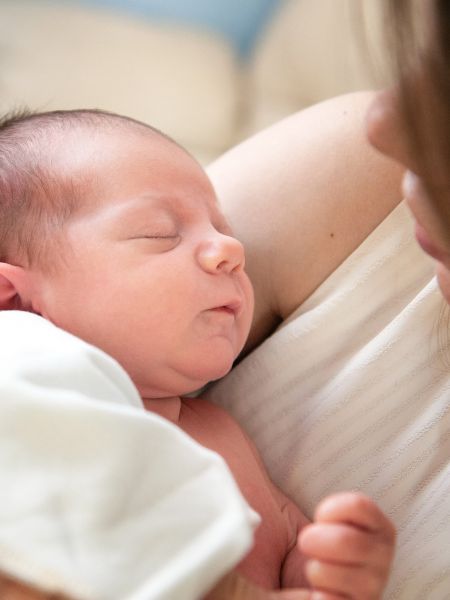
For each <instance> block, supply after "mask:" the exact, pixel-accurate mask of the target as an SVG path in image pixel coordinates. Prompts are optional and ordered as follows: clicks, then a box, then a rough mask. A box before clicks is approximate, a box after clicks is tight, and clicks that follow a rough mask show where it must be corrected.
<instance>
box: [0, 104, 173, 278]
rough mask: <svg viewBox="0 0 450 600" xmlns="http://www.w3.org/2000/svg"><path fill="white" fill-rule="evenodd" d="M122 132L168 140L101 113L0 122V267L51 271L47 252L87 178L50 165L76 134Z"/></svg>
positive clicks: (20, 116) (13, 117)
mask: <svg viewBox="0 0 450 600" xmlns="http://www.w3.org/2000/svg"><path fill="white" fill-rule="evenodd" d="M81 128H82V129H84V130H86V129H88V130H91V131H95V130H98V128H102V129H103V130H107V129H110V130H117V129H118V128H127V129H131V130H134V131H140V132H141V133H142V132H145V133H147V134H148V133H149V132H150V133H152V134H154V135H159V136H162V137H163V138H165V139H168V140H169V141H170V142H172V143H175V142H174V141H173V140H172V139H171V138H169V137H168V136H166V135H165V134H163V133H161V132H160V131H158V130H157V129H155V128H153V127H151V126H150V125H146V124H144V123H141V122H139V121H135V120H134V119H131V118H128V117H124V116H120V115H116V114H114V113H109V112H106V111H100V110H67V111H64V110H61V111H51V112H45V113H32V112H29V111H21V112H16V113H13V114H8V115H6V116H4V117H3V118H0V262H8V263H11V264H20V265H22V266H23V263H24V262H25V263H26V264H28V265H34V264H37V263H39V265H40V266H41V267H42V268H51V266H52V263H53V262H54V261H55V253H54V252H53V256H52V260H50V252H49V251H50V250H54V249H55V244H56V243H57V242H58V241H59V239H60V237H61V236H60V235H59V234H60V233H61V231H62V229H63V226H64V224H66V223H67V221H68V220H69V219H70V217H71V216H72V215H73V214H74V212H75V211H76V210H77V208H80V205H81V204H82V197H83V194H85V193H86V191H87V190H88V189H89V174H87V173H83V174H81V175H75V174H74V173H72V172H71V170H70V166H69V168H68V169H65V170H64V171H63V170H62V168H61V167H57V166H55V162H54V158H55V154H57V152H58V148H62V147H63V146H65V145H66V144H68V143H69V141H68V140H69V139H70V136H69V133H70V132H73V131H75V130H76V129H81Z"/></svg>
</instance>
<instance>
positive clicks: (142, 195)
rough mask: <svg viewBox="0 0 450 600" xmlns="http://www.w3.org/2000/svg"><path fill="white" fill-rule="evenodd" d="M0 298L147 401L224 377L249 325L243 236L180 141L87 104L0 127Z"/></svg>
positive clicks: (1, 302) (250, 304)
mask: <svg viewBox="0 0 450 600" xmlns="http://www.w3.org/2000/svg"><path fill="white" fill-rule="evenodd" d="M0 223H1V225H0V254H1V256H0V260H1V262H0V306H2V307H3V308H19V309H22V310H30V311H33V312H36V313H38V314H41V315H42V316H43V317H45V318H47V319H49V320H50V321H52V322H53V323H55V324H56V325H58V326H60V327H62V328H63V329H66V330H67V331H69V332H72V333H74V334H75V335H78V336H79V337H81V338H82V339H85V340H86V341H88V342H91V343H93V344H94V345H96V346H98V347H100V348H102V349H103V350H105V351H106V352H108V353H109V354H111V355H112V356H113V357H115V358H116V359H117V360H118V361H119V362H120V363H121V364H122V366H123V367H124V368H125V369H126V370H127V371H128V373H129V374H130V376H131V378H132V379H133V380H134V382H135V384H136V385H137V387H138V389H139V391H140V392H141V395H143V396H144V397H152V398H157V397H165V396H171V395H178V394H182V393H186V392H188V391H191V390H193V389H195V388H197V387H199V386H201V385H203V384H204V383H206V382H207V381H210V380H213V379H216V378H218V377H220V376H222V375H224V374H225V373H226V372H227V371H228V370H229V369H230V367H231V365H232V362H233V360H234V358H235V357H236V355H237V354H238V352H239V351H240V349H241V348H242V346H243V344H244V342H245V339H246V337H247V334H248V330H249V327H250V321H251V316H252V309H253V296H252V290H251V285H250V282H249V280H248V278H247V276H246V274H245V272H244V251H243V248H242V245H241V244H240V243H239V242H238V241H237V240H236V239H235V238H233V237H232V236H231V235H230V231H229V228H228V225H227V223H226V221H225V219H224V217H223V216H222V214H221V212H220V210H219V208H218V205H217V201H216V198H215V195H214V191H213V188H212V186H211V184H210V182H209V180H208V178H207V177H206V175H205V173H204V171H203V169H202V168H201V167H200V166H199V165H198V163H197V162H196V161H195V160H194V159H193V158H192V157H191V156H190V155H189V154H188V153H187V152H186V151H184V150H183V149H182V148H180V146H178V145H177V144H176V143H175V142H173V141H172V140H170V139H169V138H168V137H166V136H164V135H163V134H161V133H160V132H158V131H156V130H154V129H152V128H150V127H148V126H147V125H144V124H142V123H139V122H136V121H133V120H132V119H127V118H125V117H120V116H117V115H113V114H110V113H102V112H98V111H58V112H55V113H46V114H37V115H33V116H27V117H18V118H15V119H14V118H13V119H12V120H10V121H7V122H6V123H5V124H4V125H3V127H0Z"/></svg>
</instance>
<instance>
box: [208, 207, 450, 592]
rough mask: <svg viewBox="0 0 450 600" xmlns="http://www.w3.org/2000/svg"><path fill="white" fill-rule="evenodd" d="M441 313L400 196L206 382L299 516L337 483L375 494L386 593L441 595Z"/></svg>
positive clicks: (447, 433) (445, 413) (444, 358)
mask: <svg viewBox="0 0 450 600" xmlns="http://www.w3.org/2000/svg"><path fill="white" fill-rule="evenodd" d="M299 276H301V274H299ZM447 315H448V311H447V310H446V305H445V303H444V301H443V300H442V297H441V295H440V292H439V289H438V287H437V284H436V281H435V278H434V267H433V263H432V261H431V260H430V259H429V258H428V257H427V256H426V255H424V254H423V252H422V251H421V250H420V249H419V248H418V246H417V244H416V242H415V240H414V237H413V234H412V222H411V219H410V217H409V214H408V212H407V210H406V208H405V207H404V206H403V205H400V206H398V207H397V208H396V209H395V210H394V211H393V212H392V213H391V214H390V215H389V217H388V218H387V219H385V221H384V222H383V223H382V224H381V225H380V226H379V227H378V228H377V229H376V230H375V231H374V232H373V233H372V234H371V235H370V236H369V237H368V238H367V239H366V240H365V242H364V243H363V244H362V245H361V246H360V247H359V248H358V249H357V250H356V251H355V252H354V253H353V254H352V255H351V256H350V257H349V258H348V259H347V260H346V261H345V262H344V263H343V264H342V265H341V266H340V267H339V268H338V269H337V270H336V271H335V272H334V273H333V274H332V275H331V276H330V277H329V278H328V279H327V280H326V281H325V282H324V283H323V284H322V285H321V287H320V288H318V289H317V290H316V291H315V293H314V294H313V295H312V296H311V297H310V298H309V299H308V300H307V301H306V302H305V303H304V304H303V305H302V306H301V307H300V308H299V309H298V310H297V311H296V312H295V313H294V314H293V315H292V316H291V317H290V318H289V319H288V320H287V321H286V322H285V323H283V325H282V326H281V327H280V328H279V329H278V330H277V331H276V332H275V333H274V334H273V335H272V336H271V337H270V338H268V339H267V340H266V341H265V342H264V343H263V344H262V345H261V346H259V347H258V348H257V349H256V350H254V351H253V352H252V353H251V354H250V355H249V356H248V357H246V358H245V359H244V360H243V361H242V362H241V363H240V364H239V365H238V366H237V367H235V369H234V370H233V371H232V372H231V373H230V374H229V375H228V376H227V377H226V378H225V379H224V380H222V381H221V382H220V383H219V384H217V385H216V386H214V387H213V388H212V389H211V390H210V391H209V392H208V397H209V398H211V399H212V400H213V401H215V402H217V403H219V404H221V405H222V406H224V407H225V408H226V409H228V410H229V411H230V412H231V413H232V414H233V415H234V416H235V417H236V418H237V419H238V421H240V422H241V424H242V425H243V426H244V428H245V429H246V430H247V431H248V432H249V434H250V435H251V437H252V438H253V439H254V441H255V442H256V445H257V446H258V448H259V450H260V452H261V454H262V456H263V459H264V461H265V462H266V465H267V467H268V469H269V472H270V474H271V476H272V478H273V479H274V481H275V482H276V483H277V484H278V485H279V486H280V487H281V488H282V489H283V490H284V491H285V492H286V493H287V494H288V495H290V496H291V497H292V498H293V499H294V500H295V501H296V502H297V503H298V504H299V505H300V507H301V508H302V509H303V510H304V511H305V512H306V513H307V514H308V515H309V516H311V515H312V513H313V510H314V507H315V505H316V504H317V503H318V501H319V500H320V499H321V498H323V497H324V496H325V495H327V494H329V493H331V492H335V491H340V490H354V489H357V490H361V491H363V492H365V493H367V494H369V495H370V496H372V497H373V498H375V499H376V500H377V501H378V503H379V504H380V506H381V507H382V508H383V510H384V511H385V512H386V513H387V514H388V515H389V516H390V517H391V518H392V519H393V521H394V523H395V524H396V527H397V530H398V532H399V539H398V551H397V557H396V561H395V564H394V570H393V574H392V576H391V580H390V584H389V586H388V589H387V592H386V595H385V598H388V599H389V600H394V599H395V600H398V599H401V600H423V599H424V598H426V599H427V600H444V599H448V598H450V464H449V463H450V460H449V459H450V349H449V348H448V338H447V336H448V337H449V338H450V325H449V319H448V316H447ZM445 345H447V350H443V346H445Z"/></svg>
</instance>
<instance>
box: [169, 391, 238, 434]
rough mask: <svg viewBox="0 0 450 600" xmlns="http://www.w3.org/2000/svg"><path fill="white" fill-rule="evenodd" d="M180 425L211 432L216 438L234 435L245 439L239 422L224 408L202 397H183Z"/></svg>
mask: <svg viewBox="0 0 450 600" xmlns="http://www.w3.org/2000/svg"><path fill="white" fill-rule="evenodd" d="M180 425H181V427H182V428H183V429H184V428H189V427H192V426H193V427H195V428H197V429H198V430H199V431H205V430H207V431H208V433H211V432H213V433H214V434H215V435H217V437H218V438H222V437H224V436H225V437H230V436H232V437H235V436H238V437H240V438H242V439H245V440H246V439H247V436H246V434H245V433H244V430H243V429H242V427H241V426H240V425H239V423H238V422H237V421H236V420H235V419H234V417H232V416H231V415H230V414H229V413H228V412H227V411H226V410H224V409H223V408H221V407H220V406H217V405H215V404H213V403H212V402H210V401H209V400H205V399H204V398H201V397H197V398H183V399H182V405H181V413H180Z"/></svg>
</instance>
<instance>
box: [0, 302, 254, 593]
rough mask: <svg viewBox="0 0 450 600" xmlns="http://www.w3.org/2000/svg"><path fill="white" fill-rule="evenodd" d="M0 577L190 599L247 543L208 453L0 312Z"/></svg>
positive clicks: (111, 378)
mask: <svg viewBox="0 0 450 600" xmlns="http://www.w3.org/2000/svg"><path fill="white" fill-rule="evenodd" d="M0 340H1V344H0V570H5V571H6V572H8V573H10V574H13V575H15V576H17V577H19V578H21V579H23V580H25V581H28V582H30V583H35V584H38V585H39V586H40V587H42V588H44V589H45V590H48V591H62V592H65V593H67V594H69V595H73V596H74V597H76V598H79V599H80V600H119V599H120V600H152V599H158V600H160V599H161V600H181V599H183V600H194V599H196V598H199V597H201V596H202V595H203V594H204V593H205V592H206V591H207V590H208V589H209V588H210V586H212V584H213V583H214V582H215V581H216V580H217V579H219V578H220V577H221V576H222V575H223V574H224V573H226V572H227V571H228V570H229V569H231V567H232V566H234V565H235V564H236V563H237V562H238V561H239V559H240V558H241V556H243V554H245V552H246V551H247V549H248V548H249V546H250V544H251V541H252V525H253V524H254V523H255V520H254V514H251V513H250V511H249V509H248V506H247V505H246V503H245V502H244V500H243V498H242V497H241V495H240V493H239V491H238V489H237V487H236V485H235V483H234V480H233V479H232V478H231V475H230V473H229V471H228V469H227V467H226V465H225V463H224V462H223V460H222V459H221V458H220V457H219V456H217V455H216V454H214V453H212V452H209V451H208V450H206V449H204V448H202V447H201V446H199V445H198V444H196V443H195V442H193V441H192V440H191V439H190V438H188V437H187V436H186V435H185V434H184V433H183V432H182V431H181V430H179V429H178V428H177V427H175V426H173V425H171V424H170V423H169V422H168V421H165V420H163V419H161V418H159V417H157V416H156V415H152V414H149V413H147V412H145V411H144V410H143V407H142V404H141V400H140V398H139V395H138V393H137V390H136V389H135V388H134V386H133V384H132V383H131V381H130V379H129V378H128V376H127V375H126V374H125V372H124V371H123V370H122V369H121V368H120V367H119V365H118V364H117V363H116V362H115V361H114V360H112V359H111V358H109V357H108V356H106V355H105V354H104V353H103V352H100V351H99V350H97V349H95V348H93V347H92V346H89V345H88V344H85V343H84V342H82V341H80V340H78V339H77V338H75V337H73V336H71V335H69V334H67V333H65V332H62V331H60V330H59V329H57V328H56V327H54V326H53V325H51V324H50V323H48V322H46V321H44V320H43V319H41V318H40V317H37V316H35V315H31V314H28V313H20V312H0Z"/></svg>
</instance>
